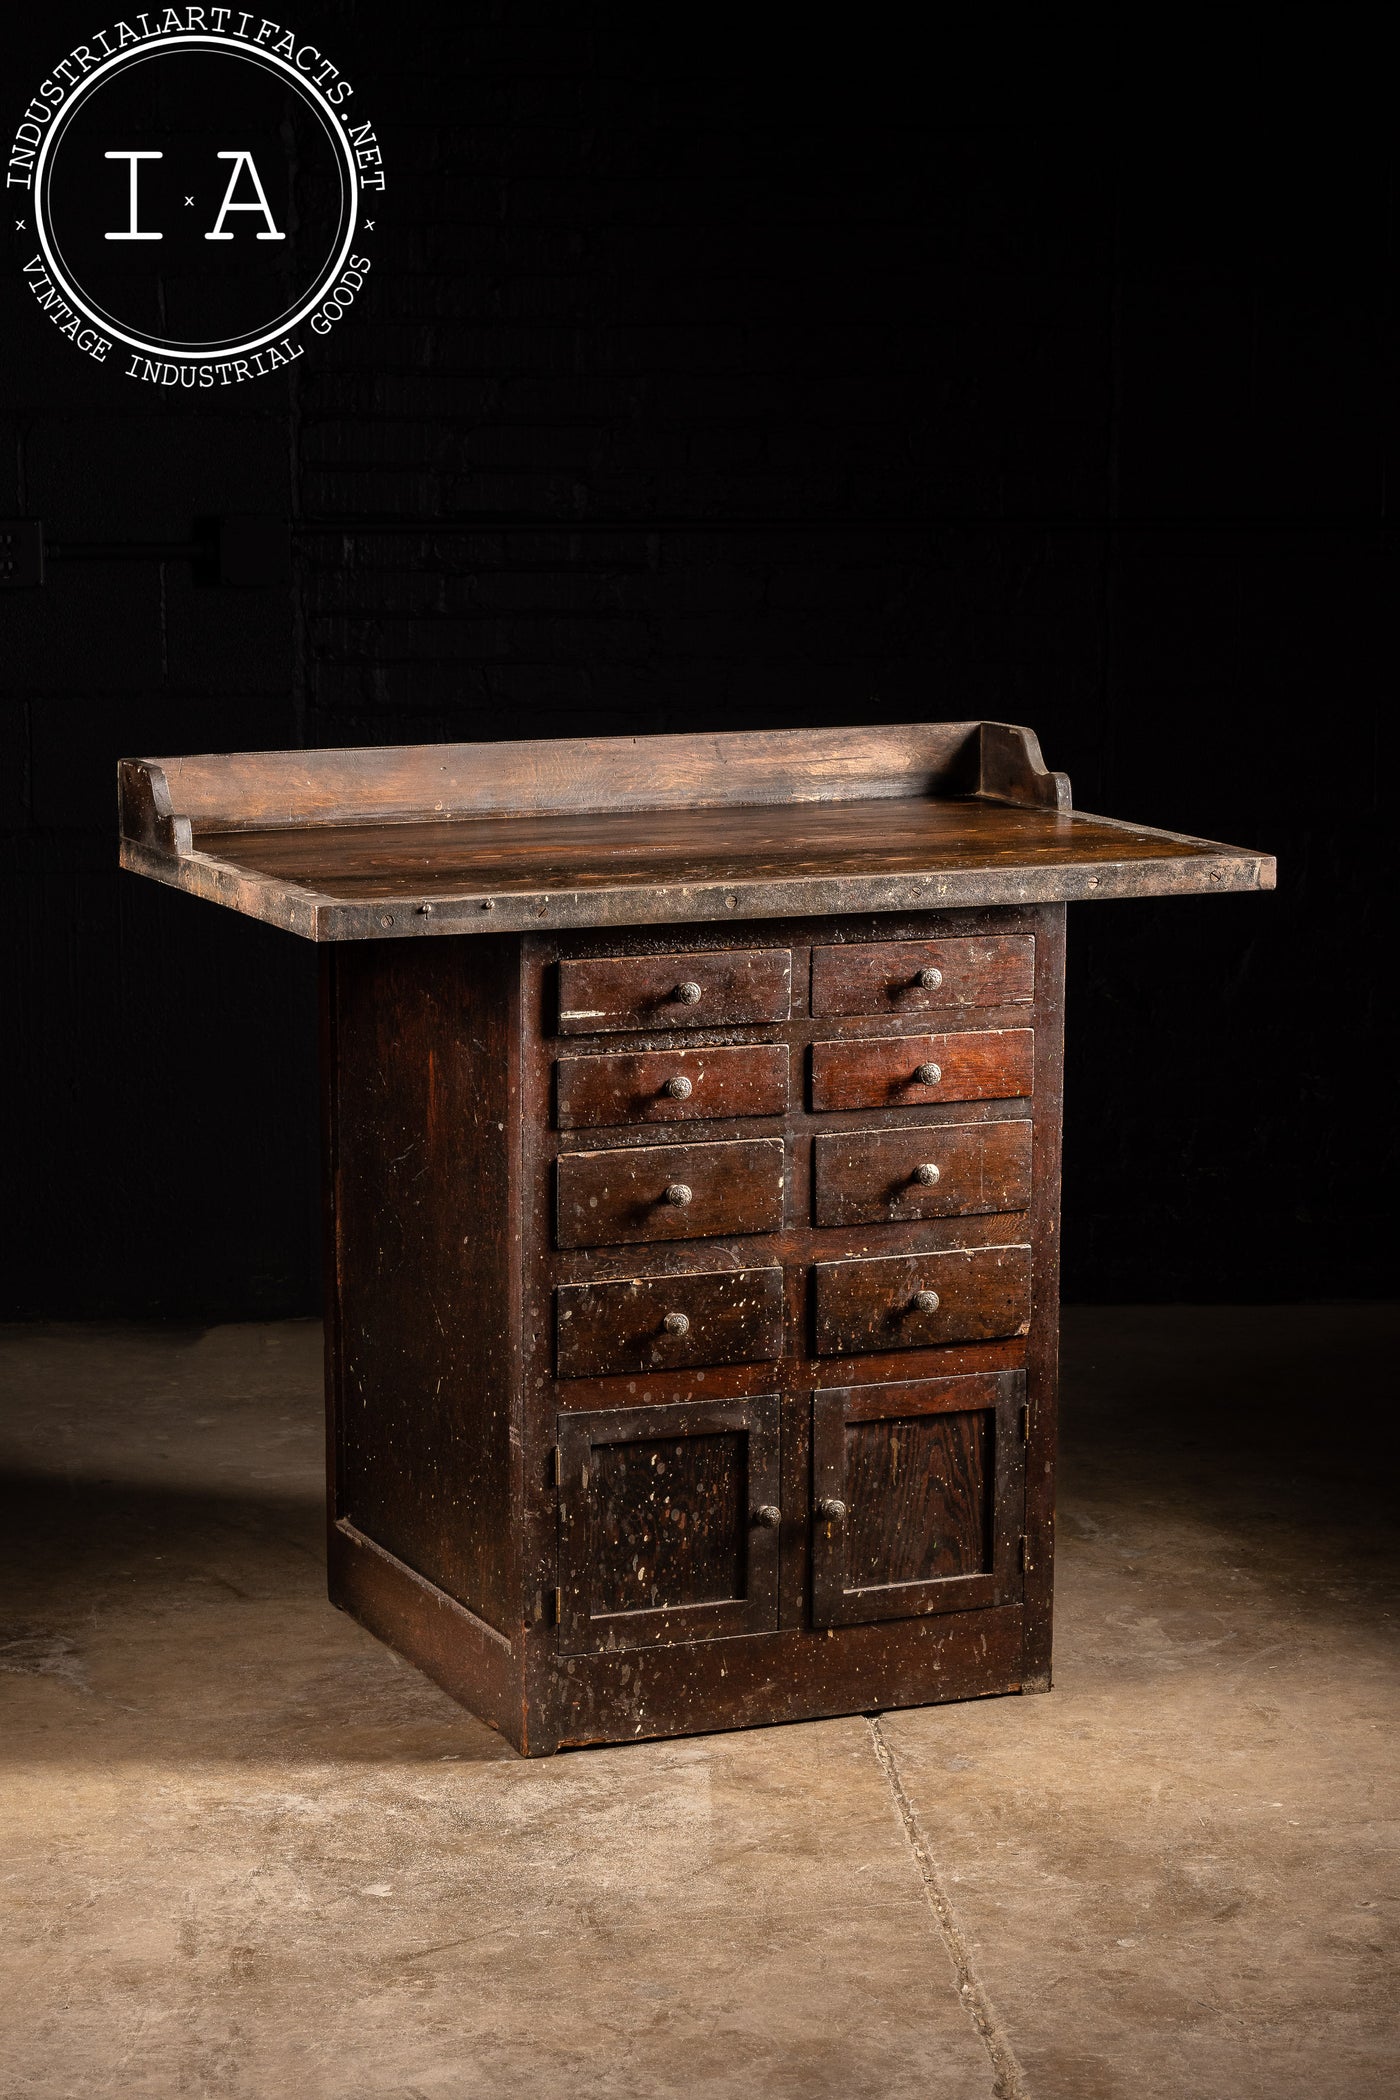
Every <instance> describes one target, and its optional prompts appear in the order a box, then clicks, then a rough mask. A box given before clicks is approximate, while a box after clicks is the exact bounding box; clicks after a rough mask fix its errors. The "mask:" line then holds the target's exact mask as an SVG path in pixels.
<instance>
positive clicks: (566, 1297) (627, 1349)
mask: <svg viewBox="0 0 1400 2100" xmlns="http://www.w3.org/2000/svg"><path fill="white" fill-rule="evenodd" d="M668 1320H669V1321H670V1322H671V1326H670V1327H668V1326H667V1322H668ZM681 1320H684V1321H685V1322H686V1325H685V1327H684V1328H683V1329H682V1331H681V1332H679V1333H677V1332H675V1331H674V1330H675V1328H676V1327H677V1326H678V1325H679V1322H680V1321H681ZM555 1332H556V1337H557V1341H556V1353H557V1359H558V1371H559V1376H560V1377H561V1378H590V1377H605V1376H607V1375H609V1374H614V1375H615V1374H618V1373H623V1372H631V1371H643V1372H645V1371H678V1370H682V1369H684V1368H685V1367H686V1366H687V1365H691V1364H740V1363H769V1362H773V1361H775V1360H776V1359H777V1358H778V1357H780V1356H781V1355H782V1353H783V1272H782V1270H781V1268H768V1269H722V1270H718V1271H710V1272H706V1273H703V1274H690V1275H681V1276H634V1277H632V1278H630V1279H628V1280H627V1281H625V1282H614V1283H571V1284H561V1285H560V1286H559V1288H558V1290H557V1291H556V1293H555Z"/></svg>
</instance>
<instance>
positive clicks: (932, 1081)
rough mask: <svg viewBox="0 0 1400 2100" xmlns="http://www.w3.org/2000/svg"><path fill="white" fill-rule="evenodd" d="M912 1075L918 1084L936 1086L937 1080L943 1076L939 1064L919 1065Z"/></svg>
mask: <svg viewBox="0 0 1400 2100" xmlns="http://www.w3.org/2000/svg"><path fill="white" fill-rule="evenodd" d="M914 1077H915V1078H916V1079H917V1080H918V1082H919V1085H920V1086H937V1084H938V1082H939V1080H940V1079H941V1078H942V1077H943V1067H942V1066H941V1065H920V1066H919V1068H918V1070H917V1071H916V1072H915V1074H914Z"/></svg>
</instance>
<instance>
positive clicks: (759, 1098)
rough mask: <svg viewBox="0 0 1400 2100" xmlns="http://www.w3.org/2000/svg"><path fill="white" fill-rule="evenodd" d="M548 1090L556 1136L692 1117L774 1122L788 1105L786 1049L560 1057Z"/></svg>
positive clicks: (749, 1046)
mask: <svg viewBox="0 0 1400 2100" xmlns="http://www.w3.org/2000/svg"><path fill="white" fill-rule="evenodd" d="M554 1089H555V1113H556V1116H557V1119H558V1124H559V1128H560V1129H561V1130H579V1129H586V1128H588V1127H590V1126H592V1125H593V1124H597V1123H683V1122H686V1121H693V1120H694V1119H695V1118H696V1117H698V1116H780V1115H782V1114H783V1112H784V1110H785V1109H786V1108H787V1105H788V1051H787V1045H786V1044H785V1043H739V1044H736V1045H733V1046H732V1047H729V1048H725V1049H713V1050H708V1049H707V1050H638V1051H631V1052H629V1051H621V1052H618V1053H617V1054H615V1055H602V1056H597V1057H561V1058H560V1059H559V1061H558V1063H557V1064H556V1065H555V1067H554Z"/></svg>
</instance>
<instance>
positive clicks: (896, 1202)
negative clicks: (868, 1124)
mask: <svg viewBox="0 0 1400 2100" xmlns="http://www.w3.org/2000/svg"><path fill="white" fill-rule="evenodd" d="M812 1165H813V1203H814V1208H813V1215H814V1217H815V1219H816V1222H817V1224H818V1225H867V1224H878V1223H881V1222H883V1221H885V1220H887V1219H888V1220H896V1219H900V1218H948V1217H961V1216H966V1215H969V1214H971V1213H975V1212H986V1211H1016V1210H1024V1209H1025V1208H1026V1206H1027V1204H1028V1203H1029V1202H1030V1200H1031V1125H1030V1123H1029V1122H1026V1121H1020V1122H1015V1123H938V1124H933V1125H931V1126H930V1127H928V1128H927V1129H916V1130H909V1129H902V1130H847V1131H842V1132H841V1133H840V1134H839V1135H833V1136H830V1137H821V1136H819V1137H817V1138H816V1139H814V1140H813V1146H812ZM931 1169H933V1170H936V1171H937V1176H938V1178H937V1180H936V1181H933V1182H925V1181H920V1180H919V1178H918V1177H919V1175H920V1173H921V1172H922V1173H924V1174H927V1173H928V1172H929V1171H930V1170H931Z"/></svg>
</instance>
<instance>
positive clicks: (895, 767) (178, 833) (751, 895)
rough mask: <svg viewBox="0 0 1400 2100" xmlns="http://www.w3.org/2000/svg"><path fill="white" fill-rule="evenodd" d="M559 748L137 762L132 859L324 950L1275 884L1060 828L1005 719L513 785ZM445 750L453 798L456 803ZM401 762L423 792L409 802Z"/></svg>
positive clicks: (1234, 862) (1024, 744)
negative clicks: (836, 753)
mask: <svg viewBox="0 0 1400 2100" xmlns="http://www.w3.org/2000/svg"><path fill="white" fill-rule="evenodd" d="M987 732H993V733H994V735H993V736H991V737H989V736H988V734H987ZM940 737H941V738H942V739H943V740H944V743H943V744H940V743H939V742H938V739H939V738H940ZM837 738H844V739H846V740H847V746H848V747H849V748H848V750H846V751H843V752H842V753H841V756H840V763H839V764H837V765H833V762H832V745H833V739H837ZM896 740H902V741H898V742H897V741H896ZM921 740H922V741H921ZM970 745H975V750H976V755H977V758H978V761H979V763H978V764H977V766H976V767H975V769H974V767H973V766H972V763H971V761H970V760H969V758H968V756H967V754H968V751H969V746H970ZM648 746H650V747H652V749H653V750H654V757H655V763H654V765H653V766H652V767H650V768H648V767H647V766H646V765H645V763H643V764H641V766H640V769H639V760H638V754H639V752H640V753H641V757H642V760H643V761H644V760H645V759H646V758H647V757H649V756H650V755H651V754H650V753H649V752H648V749H647V747H648ZM678 747H679V749H678ZM697 747H702V751H703V754H705V755H709V756H710V757H711V771H710V773H709V774H708V775H707V774H706V772H705V770H704V767H703V765H702V763H701V762H700V758H699V757H698V756H697ZM945 747H946V748H945ZM571 748H573V747H572V746H571V745H570V744H568V743H555V744H550V745H538V746H530V745H519V744H516V745H509V744H506V745H479V746H474V747H473V746H437V747H434V746H424V747H417V748H416V749H411V750H409V751H408V752H406V753H399V752H389V751H385V752H376V751H366V752H363V753H341V752H328V753H319V752H305V753H296V754H292V753H269V754H244V755H236V756H233V757H230V758H228V759H226V760H220V759H202V760H128V761H125V762H124V764H123V769H122V772H123V810H124V822H123V831H124V837H123V845H122V860H123V865H124V866H126V867H128V868H130V869H131V870H133V872H136V873H139V874H144V875H150V876H153V877H155V878H156V879H157V880H159V881H164V882H169V883H173V884H175V885H176V886H178V887H179V888H182V889H186V890H190V891H192V892H194V893H195V894H196V895H200V896H204V897H207V898H209V899H210V900H211V901H214V902H217V903H222V904H226V905H228V906H230V907H232V908H233V909H235V910H238V911H242V912H245V913H248V914H250V915H251V916H253V917H257V918H261V919H266V920H269V921H270V922H271V923H273V924H275V925H280V926H283V927H285V928H286V929H287V930H289V931H291V932H295V933H300V934H302V935H304V936H306V937H308V938H311V939H314V940H355V939H373V938H383V937H385V936H389V937H394V936H399V935H405V934H429V933H466V932H488V931H490V932H501V931H506V930H510V929H520V928H526V927H538V926H540V925H541V924H545V925H551V926H559V927H567V926H572V927H582V926H608V925H647V924H664V923H666V922H668V921H674V920H676V919H679V918H685V919H689V920H692V921H694V920H697V919H700V920H703V919H729V920H732V919H736V918H739V919H743V918H752V917H760V916H763V917H771V916H773V915H774V914H777V913H785V912H813V911H816V912H842V911H899V910H909V909H920V908H940V907H950V908H951V907H961V906H967V905H974V906H975V905H987V904H993V905H995V904H1037V903H1058V902H1063V901H1065V900H1068V899H1081V898H1082V899H1094V898H1108V897H1140V896H1157V895H1165V894H1180V893H1190V892H1220V891H1226V890H1249V889H1265V888H1270V887H1272V884H1273V877H1274V865H1273V862H1272V860H1271V859H1270V858H1269V857H1268V856H1267V855H1263V854H1259V853H1256V852H1250V851H1247V850H1245V849H1242V848H1236V847H1230V846H1222V845H1218V844H1216V843H1214V842H1213V841H1210V840H1205V839H1193V838H1184V837H1181V836H1179V835H1178V834H1176V833H1173V832H1166V831H1158V830H1153V829H1150V828H1148V827H1145V826H1141V825H1132V824H1125V823H1121V822H1119V821H1117V820H1115V819H1112V818H1104V817H1093V816H1087V815H1084V814H1082V813H1079V812H1074V811H1071V809H1070V808H1069V806H1068V805H1069V791H1068V782H1067V781H1065V780H1064V776H1063V775H1059V774H1051V773H1048V772H1046V770H1045V769H1044V767H1043V765H1042V763H1041V761H1040V753H1039V749H1038V747H1037V746H1036V744H1035V739H1034V737H1033V736H1031V734H1030V732H1029V731H1026V730H1020V729H1012V728H1009V727H1007V726H1006V725H1001V724H973V725H968V724H932V725H928V727H927V728H926V729H919V728H915V729H913V730H849V731H844V732H830V731H826V732H787V733H785V734H773V733H762V734H755V735H754V736H753V737H711V738H704V739H700V738H688V737H657V738H653V739H622V738H619V739H615V740H614V739H596V740H594V739H589V740H578V749H579V750H580V752H581V753H586V754H587V762H584V761H583V760H582V759H581V760H580V764H579V767H578V768H577V771H576V772H574V773H573V774H571V771H570V767H569V766H568V764H567V763H565V764H562V765H560V764H558V763H557V762H556V764H555V765H554V766H553V767H550V768H543V767H541V766H540V765H539V763H538V762H536V767H535V770H534V772H532V773H530V774H528V775H526V774H525V773H524V770H523V767H524V761H523V760H522V759H521V758H520V754H522V753H526V754H532V753H539V752H545V753H554V754H558V753H560V752H563V753H565V754H566V756H567V754H568V752H569V751H570V749H571ZM444 752H446V753H450V754H452V756H453V759H454V774H460V775H462V776H463V779H464V780H465V782H466V785H465V786H461V785H459V784H458V782H457V780H456V778H455V777H454V780H453V787H454V789H455V790H456V792H455V795H454V797H453V800H452V803H451V804H450V805H449V806H448V807H446V808H444V803H443V800H442V799H441V798H442V788H441V785H440V781H441V775H442V773H443V772H444V770H445V768H444V765H443V763H442V762H441V759H440V754H442V753H444ZM463 753H470V754H472V756H471V758H470V759H466V760H464V759H463V758H462V756H461V754H463ZM614 753H615V754H616V765H615V766H614V767H613V769H612V770H611V771H610V770H609V759H610V756H611V755H612V754H614ZM264 758H265V760H266V768H267V770H266V773H265V775H264V776H263V778H262V779H261V781H260V779H259V775H258V766H259V762H260V760H261V759H264ZM353 760H359V761H361V764H360V767H359V768H358V769H356V770H353V771H352V770H351V766H350V762H351V761H353ZM862 760H864V761H865V762H866V763H865V765H864V768H863V767H862ZM624 762H625V766H626V772H625V776H624V775H623V773H622V767H623V765H624ZM415 763H416V764H417V765H418V766H419V767H420V768H421V769H423V783H424V784H423V785H422V786H421V787H420V789H419V792H420V793H421V794H422V796H423V797H425V798H426V796H427V795H428V794H430V793H432V794H434V799H433V801H431V802H425V800H420V801H419V802H418V804H417V806H416V807H415V803H414V792H415V790H414V781H413V777H412V773H413V767H414V765H415ZM293 766H295V771H293ZM429 766H431V767H432V768H433V770H432V772H431V773H430V772H428V771H427V770H426V769H427V768H428V767H429ZM220 768H224V769H226V770H225V772H224V773H223V774H222V775H221V772H220ZM196 769H199V770H198V771H196ZM391 773H392V778H390V775H391ZM332 774H333V775H334V778H333V779H331V780H330V782H329V784H328V778H327V776H329V775H332ZM716 782H717V783H718V785H717V786H716ZM182 787H186V788H187V793H188V796H189V802H190V813H189V814H184V813H182V811H181V810H180V808H179V804H178V799H177V798H178V797H179V795H180V793H181V789H182ZM949 787H954V788H961V789H962V790H963V791H962V792H960V793H948V792H946V790H947V789H948V788H949ZM915 788H917V789H918V790H919V791H918V792H911V790H912V789H915ZM473 789H475V790H476V792H475V793H473ZM901 789H903V792H900V790H901ZM940 790H943V792H940ZM434 791H436V792H434ZM221 796H222V798H223V799H222V800H221ZM680 796H684V797H685V798H686V799H678V797H680ZM750 798H751V799H750ZM502 800H505V801H507V802H514V803H515V804H516V805H517V806H516V807H515V808H513V809H511V810H510V811H509V812H508V813H499V814H498V813H496V812H497V810H498V809H499V805H500V803H501V801H502ZM580 801H583V802H585V803H587V804H591V805H592V806H586V807H579V806H578V805H579V802H580ZM716 802H718V803H719V805H720V806H713V805H714V804H715V803H716ZM474 804H475V806H474ZM707 804H709V805H711V806H706V805H707ZM483 805H484V810H483V807H482V806H483ZM487 811H489V812H490V813H485V812H487ZM439 812H441V813H439Z"/></svg>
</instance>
